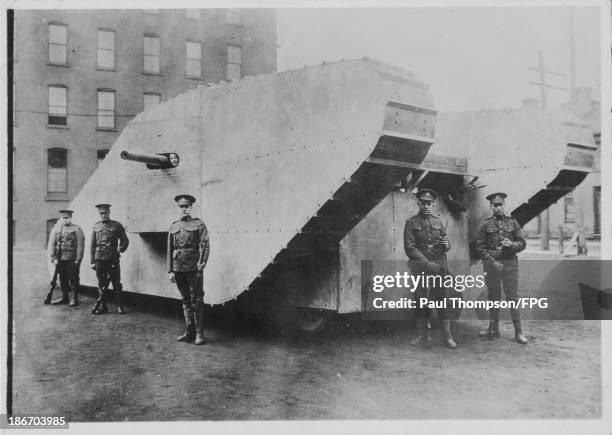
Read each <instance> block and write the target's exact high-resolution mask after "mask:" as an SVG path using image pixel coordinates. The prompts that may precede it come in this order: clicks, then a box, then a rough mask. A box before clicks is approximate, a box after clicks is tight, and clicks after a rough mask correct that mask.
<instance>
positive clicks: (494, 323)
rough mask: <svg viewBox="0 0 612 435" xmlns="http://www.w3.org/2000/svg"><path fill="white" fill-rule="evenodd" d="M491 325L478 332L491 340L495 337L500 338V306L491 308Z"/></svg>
mask: <svg viewBox="0 0 612 435" xmlns="http://www.w3.org/2000/svg"><path fill="white" fill-rule="evenodd" d="M489 315H490V320H489V327H488V328H486V329H483V330H482V331H480V332H479V333H478V335H479V336H480V337H483V338H488V339H489V340H493V339H494V338H499V336H500V334H499V308H491V311H490V313H489Z"/></svg>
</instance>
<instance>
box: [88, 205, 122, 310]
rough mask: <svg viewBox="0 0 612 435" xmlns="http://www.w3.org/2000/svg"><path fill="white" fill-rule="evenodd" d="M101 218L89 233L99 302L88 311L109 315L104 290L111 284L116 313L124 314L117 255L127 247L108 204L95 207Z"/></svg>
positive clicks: (92, 265) (120, 227)
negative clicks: (112, 217) (111, 216)
mask: <svg viewBox="0 0 612 435" xmlns="http://www.w3.org/2000/svg"><path fill="white" fill-rule="evenodd" d="M95 207H96V208H97V209H98V213H99V214H100V220H99V221H98V222H96V224H95V225H94V227H93V231H92V233H91V246H90V248H91V249H90V251H91V267H92V269H94V270H95V271H96V277H97V278H98V299H97V301H96V304H95V305H94V307H93V308H92V310H91V313H92V314H104V313H107V312H108V306H107V305H106V298H105V296H106V295H105V290H108V284H109V282H110V283H112V284H113V290H114V293H115V304H116V305H117V313H119V314H123V312H124V311H123V305H122V303H121V292H122V291H123V286H122V285H121V268H120V267H119V257H120V254H121V253H123V252H125V250H126V249H127V248H128V244H129V243H130V242H129V240H128V238H127V235H126V234H125V229H124V228H123V225H121V224H120V223H119V222H117V221H113V220H111V219H110V207H111V206H110V204H97V205H96V206H95Z"/></svg>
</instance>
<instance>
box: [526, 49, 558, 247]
mask: <svg viewBox="0 0 612 435" xmlns="http://www.w3.org/2000/svg"><path fill="white" fill-rule="evenodd" d="M529 69H530V70H532V71H538V73H539V79H540V81H539V82H529V84H530V85H536V86H538V87H539V88H540V108H541V109H542V110H545V109H546V92H547V89H558V90H561V91H567V88H561V87H559V86H552V85H549V84H548V83H546V74H550V75H555V76H561V77H566V74H562V73H558V72H554V71H546V70H545V69H544V55H543V54H542V50H540V51H539V52H538V68H531V67H529ZM543 215H544V216H542V215H540V216H538V219H539V222H540V225H539V227H540V247H541V248H542V250H544V251H548V250H550V212H549V211H548V208H547V209H546V211H544V213H543Z"/></svg>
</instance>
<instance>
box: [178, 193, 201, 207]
mask: <svg viewBox="0 0 612 435" xmlns="http://www.w3.org/2000/svg"><path fill="white" fill-rule="evenodd" d="M174 201H176V203H177V204H178V205H191V204H193V203H194V202H196V199H195V198H194V197H193V196H191V195H184V194H183V195H176V196H175V197H174Z"/></svg>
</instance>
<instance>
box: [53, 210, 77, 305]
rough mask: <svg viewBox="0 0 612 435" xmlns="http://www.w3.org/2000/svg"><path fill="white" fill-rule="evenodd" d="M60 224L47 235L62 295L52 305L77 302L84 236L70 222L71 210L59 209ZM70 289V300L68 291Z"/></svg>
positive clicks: (74, 303)
mask: <svg viewBox="0 0 612 435" xmlns="http://www.w3.org/2000/svg"><path fill="white" fill-rule="evenodd" d="M59 213H60V216H61V224H60V227H59V228H57V225H56V227H55V229H54V231H53V232H52V233H51V235H50V236H49V249H48V252H49V257H50V259H51V262H52V263H53V264H54V265H55V267H56V268H57V270H58V272H59V279H60V288H61V292H62V295H61V296H60V297H59V298H57V299H55V300H53V301H51V304H52V305H58V304H65V303H68V305H69V306H71V307H74V306H76V305H77V304H78V299H77V297H78V290H79V269H80V267H81V261H82V260H83V251H84V247H85V236H84V235H83V230H82V229H81V227H79V226H78V225H75V224H73V223H72V213H74V212H73V211H72V210H60V211H59ZM69 290H70V300H69V296H68V291H69Z"/></svg>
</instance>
